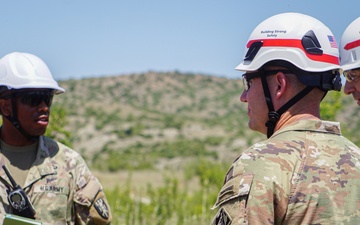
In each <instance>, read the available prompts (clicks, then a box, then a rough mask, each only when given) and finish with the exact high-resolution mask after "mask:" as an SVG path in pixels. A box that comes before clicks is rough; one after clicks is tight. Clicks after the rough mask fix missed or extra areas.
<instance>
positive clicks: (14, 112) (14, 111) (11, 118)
mask: <svg viewBox="0 0 360 225" xmlns="http://www.w3.org/2000/svg"><path fill="white" fill-rule="evenodd" d="M11 105H12V116H11V115H8V116H5V115H4V117H5V118H6V119H7V120H9V121H10V122H11V124H12V125H13V126H14V127H15V128H16V129H17V130H18V131H20V133H21V134H22V135H23V136H24V137H26V138H27V139H28V140H29V141H36V140H37V139H38V138H39V136H34V135H30V134H29V133H28V132H26V131H25V130H24V128H22V127H21V125H20V123H19V120H18V113H17V107H16V102H15V100H14V98H11Z"/></svg>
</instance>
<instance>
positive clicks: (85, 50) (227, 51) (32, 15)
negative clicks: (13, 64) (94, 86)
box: [0, 0, 360, 80]
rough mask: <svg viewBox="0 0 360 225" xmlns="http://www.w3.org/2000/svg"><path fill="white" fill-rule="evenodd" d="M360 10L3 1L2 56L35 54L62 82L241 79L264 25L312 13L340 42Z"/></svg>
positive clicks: (213, 0) (291, 1)
mask: <svg viewBox="0 0 360 225" xmlns="http://www.w3.org/2000/svg"><path fill="white" fill-rule="evenodd" d="M345 2H346V4H344V3H345ZM359 6H360V3H359V1H358V0H347V1H343V2H341V1H335V0H327V1H326V0H223V1H220V0H168V1H165V0H117V1H116V0H104V1H95V0H62V1H51V0H50V1H49V0H46V1H45V0H32V1H29V0H11V1H3V2H2V3H1V13H0V18H1V23H0V24H1V25H0V27H1V30H0V34H1V35H0V43H1V47H0V55H1V56H3V55H5V54H7V53H10V52H14V51H20V52H28V53H32V54H35V55H37V56H39V57H40V58H42V59H43V60H44V61H45V62H46V63H47V64H48V66H49V68H50V70H51V71H52V73H53V75H54V77H55V79H57V80H64V79H69V78H74V79H78V78H84V77H95V76H96V77H99V76H112V75H120V74H129V73H140V72H147V71H149V70H152V71H159V72H164V71H173V70H178V71H180V72H192V73H204V74H209V75H214V76H225V77H229V78H235V77H240V75H241V72H237V71H235V69H234V68H235V67H236V66H237V64H238V63H239V62H240V61H241V59H242V55H243V51H244V46H245V42H246V41H247V39H248V37H249V35H250V33H251V32H252V30H253V29H254V28H255V26H256V25H258V24H259V23H260V22H262V21H263V20H264V19H266V18H268V17H270V16H272V15H275V14H278V13H283V12H300V13H304V14H308V15H310V16H313V17H315V18H317V19H319V20H320V21H322V22H323V23H325V24H326V25H327V26H328V27H329V28H330V29H331V30H332V31H333V33H334V35H335V37H336V39H337V41H338V43H339V42H340V39H341V35H342V32H343V31H344V30H345V28H346V27H347V26H348V24H350V23H351V22H352V21H353V20H354V19H356V18H357V17H358V16H360V13H359Z"/></svg>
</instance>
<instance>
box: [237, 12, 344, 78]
mask: <svg viewBox="0 0 360 225" xmlns="http://www.w3.org/2000/svg"><path fill="white" fill-rule="evenodd" d="M272 60H284V61H288V62H290V63H292V64H293V65H295V66H296V67H298V68H299V69H301V70H304V71H310V72H322V71H329V70H333V69H339V67H340V66H339V51H338V46H337V43H336V40H335V37H334V35H333V33H332V32H331V30H330V29H329V28H328V27H327V26H325V25H324V24H323V23H322V22H320V21H319V20H317V19H315V18H313V17H311V16H308V15H304V14H301V13H281V14H277V15H275V16H272V17H269V18H268V19H266V20H264V21H263V22H262V23H260V24H259V25H258V26H257V27H256V28H255V29H254V31H253V32H252V33H251V35H250V37H249V39H248V42H247V44H246V48H245V54H244V59H243V61H242V62H241V63H240V64H239V65H238V66H237V67H236V70H241V71H254V70H258V69H259V68H261V67H262V66H263V65H264V64H265V63H267V62H270V61H272Z"/></svg>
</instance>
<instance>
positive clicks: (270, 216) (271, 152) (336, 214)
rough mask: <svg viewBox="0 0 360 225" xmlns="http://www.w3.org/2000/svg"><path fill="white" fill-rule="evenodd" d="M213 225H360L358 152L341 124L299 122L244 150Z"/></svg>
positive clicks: (221, 197) (223, 190)
mask: <svg viewBox="0 0 360 225" xmlns="http://www.w3.org/2000/svg"><path fill="white" fill-rule="evenodd" d="M213 208H214V209H215V208H218V212H217V214H216V216H215V218H214V220H213V222H212V224H213V225H214V224H222V225H230V224H232V225H234V224H291V225H296V224H304V225H305V224H360V149H359V148H358V147H357V146H355V145H354V144H353V143H352V142H350V141H349V140H348V139H346V138H344V137H343V136H341V133H340V125H339V123H337V122H328V121H314V120H301V121H298V122H295V123H293V124H291V125H288V126H286V127H283V128H282V129H280V130H278V131H277V132H275V133H274V134H273V136H272V137H270V139H268V140H266V141H263V142H260V143H257V144H255V145H253V146H252V147H250V148H249V149H247V150H246V151H244V152H243V153H242V154H241V155H240V156H239V157H238V158H237V159H236V160H235V161H234V163H233V164H232V166H231V168H230V169H229V171H228V173H227V175H226V177H225V181H224V185H223V187H222V188H221V190H220V193H219V194H218V198H217V201H216V203H215V205H214V207H213Z"/></svg>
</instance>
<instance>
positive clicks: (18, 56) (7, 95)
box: [0, 52, 112, 225]
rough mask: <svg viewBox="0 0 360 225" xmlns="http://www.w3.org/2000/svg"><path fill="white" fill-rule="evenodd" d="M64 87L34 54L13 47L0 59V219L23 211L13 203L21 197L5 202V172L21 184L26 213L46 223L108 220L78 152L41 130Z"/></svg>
mask: <svg viewBox="0 0 360 225" xmlns="http://www.w3.org/2000/svg"><path fill="white" fill-rule="evenodd" d="M63 92H64V89H63V88H61V87H59V86H58V84H57V82H56V81H55V80H54V79H53V77H52V75H51V72H50V71H49V69H48V67H47V66H46V64H45V63H44V62H43V61H42V60H41V59H40V58H38V57H37V56H35V55H32V54H28V53H19V52H14V53H10V54H8V55H6V56H4V57H3V58H2V59H1V60H0V111H1V116H2V120H3V125H2V126H1V130H0V132H1V133H0V137H1V140H0V152H1V153H0V166H5V168H0V176H1V183H0V187H1V188H0V224H3V221H2V220H3V217H4V215H5V214H16V215H22V216H24V215H23V214H21V213H22V212H26V210H22V208H20V209H18V208H16V207H17V205H16V204H15V203H17V202H21V201H19V200H17V199H16V198H14V199H15V200H14V204H10V203H11V202H13V201H12V200H13V199H11V198H10V199H8V193H7V189H8V190H9V191H11V190H12V188H13V187H12V185H11V184H12V183H11V180H10V179H9V176H8V174H9V175H10V176H12V177H13V179H14V181H15V183H17V184H18V185H19V186H20V187H22V188H23V190H24V193H25V194H26V195H27V197H28V199H29V200H30V204H32V207H33V208H34V210H35V215H33V214H26V215H25V216H27V215H29V216H27V217H32V218H34V219H36V220H39V221H41V222H42V223H43V224H45V225H65V224H67V225H84V224H92V225H106V224H110V222H111V219H112V216H111V212H110V208H109V205H108V202H107V199H106V197H105V194H104V192H103V187H102V186H101V184H100V183H99V181H98V179H97V178H96V177H94V176H93V175H92V173H91V172H90V170H89V168H88V167H87V165H86V164H85V162H84V160H83V158H82V157H81V156H80V155H79V154H78V153H77V152H75V151H74V150H72V149H70V148H69V147H67V146H65V145H63V144H61V143H59V142H56V141H54V140H52V139H50V138H47V137H45V136H43V135H44V133H45V131H46V128H47V125H48V122H49V117H50V106H51V102H52V98H53V95H54V94H60V93H63ZM6 169H7V170H8V171H9V173H8V174H6ZM20 199H21V198H20ZM24 199H25V198H24ZM10 200H11V201H10ZM18 205H20V203H19V204H18ZM26 206H27V205H26ZM29 208H31V207H27V209H29ZM19 213H20V214H19Z"/></svg>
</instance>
